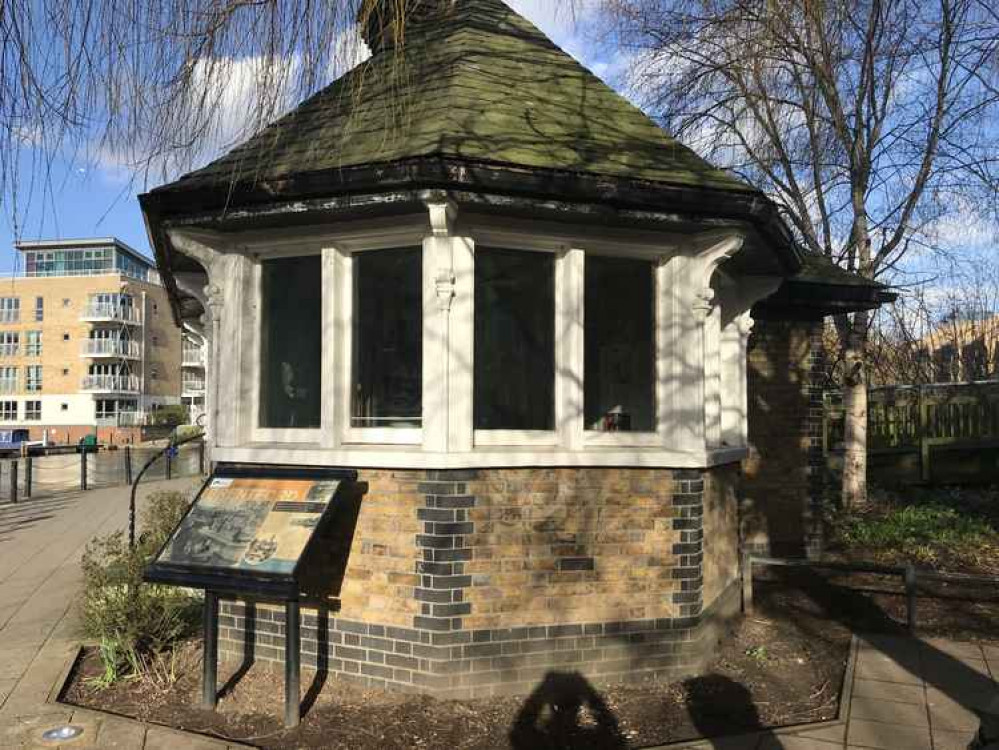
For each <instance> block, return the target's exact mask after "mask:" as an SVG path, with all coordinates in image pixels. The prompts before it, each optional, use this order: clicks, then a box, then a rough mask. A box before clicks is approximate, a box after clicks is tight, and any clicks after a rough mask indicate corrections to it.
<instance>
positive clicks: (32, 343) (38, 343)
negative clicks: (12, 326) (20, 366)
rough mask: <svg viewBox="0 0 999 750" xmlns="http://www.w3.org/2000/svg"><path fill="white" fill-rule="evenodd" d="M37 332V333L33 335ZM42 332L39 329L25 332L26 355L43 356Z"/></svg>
mask: <svg viewBox="0 0 999 750" xmlns="http://www.w3.org/2000/svg"><path fill="white" fill-rule="evenodd" d="M32 334H37V335H34V336H33V335H32ZM42 342H43V337H42V332H41V331H39V330H31V331H25V332H24V356H26V357H40V356H42V351H43V349H42Z"/></svg>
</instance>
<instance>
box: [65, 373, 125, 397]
mask: <svg viewBox="0 0 999 750" xmlns="http://www.w3.org/2000/svg"><path fill="white" fill-rule="evenodd" d="M80 390H81V391H85V392H87V393H135V394H138V392H139V378H138V377H137V376H135V375H85V376H84V377H83V382H82V384H81V387H80Z"/></svg>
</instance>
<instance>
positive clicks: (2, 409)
mask: <svg viewBox="0 0 999 750" xmlns="http://www.w3.org/2000/svg"><path fill="white" fill-rule="evenodd" d="M11 406H12V407H13V409H11V408H9V407H11ZM17 412H18V402H17V401H13V400H11V399H3V400H0V422H16V421H17ZM11 415H13V416H11Z"/></svg>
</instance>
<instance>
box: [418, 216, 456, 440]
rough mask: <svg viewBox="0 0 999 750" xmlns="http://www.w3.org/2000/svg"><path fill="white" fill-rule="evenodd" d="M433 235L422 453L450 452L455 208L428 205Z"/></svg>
mask: <svg viewBox="0 0 999 750" xmlns="http://www.w3.org/2000/svg"><path fill="white" fill-rule="evenodd" d="M427 210H428V212H429V215H430V231H431V234H430V235H429V236H428V237H425V238H424V240H423V450H424V451H430V452H445V451H447V450H448V432H449V428H450V426H449V421H450V417H449V414H448V392H449V389H450V388H449V382H448V381H449V379H450V376H451V366H450V359H451V355H450V345H449V327H450V313H451V306H452V304H453V302H454V298H455V288H456V287H455V285H456V281H457V279H456V276H455V269H454V262H453V259H452V247H451V245H452V237H451V226H452V222H453V219H454V213H455V211H454V206H453V205H452V204H450V203H447V202H428V203H427Z"/></svg>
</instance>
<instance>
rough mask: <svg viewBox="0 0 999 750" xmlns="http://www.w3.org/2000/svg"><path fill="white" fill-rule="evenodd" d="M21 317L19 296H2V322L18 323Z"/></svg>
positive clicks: (0, 305) (0, 314)
mask: <svg viewBox="0 0 999 750" xmlns="http://www.w3.org/2000/svg"><path fill="white" fill-rule="evenodd" d="M20 319H21V300H20V298H18V297H0V323H17V322H18V321H19V320H20Z"/></svg>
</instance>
